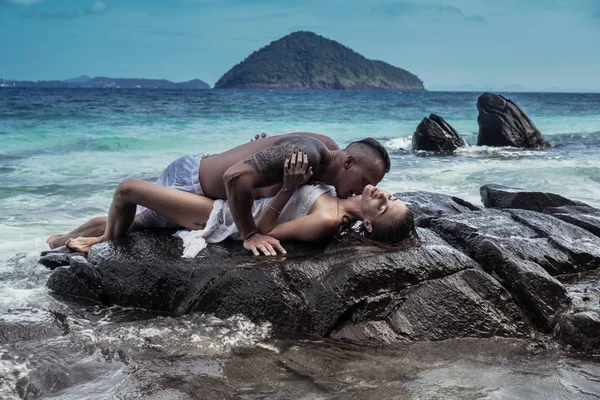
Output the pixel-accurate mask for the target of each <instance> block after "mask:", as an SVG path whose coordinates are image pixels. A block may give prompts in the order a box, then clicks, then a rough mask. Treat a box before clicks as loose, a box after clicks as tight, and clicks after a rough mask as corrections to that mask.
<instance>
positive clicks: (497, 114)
mask: <svg viewBox="0 0 600 400" xmlns="http://www.w3.org/2000/svg"><path fill="white" fill-rule="evenodd" d="M477 110H479V115H478V116H477V123H478V124H479V135H478V137H477V145H478V146H512V147H523V148H528V149H542V148H546V147H550V143H549V142H548V141H547V140H546V139H545V138H544V137H543V135H542V134H541V132H540V131H539V130H538V129H537V128H536V127H535V125H534V124H533V122H531V120H530V119H529V117H527V115H526V114H525V113H524V112H523V110H521V108H520V107H519V106H518V105H517V104H516V103H515V102H514V101H512V100H510V99H507V98H505V97H503V96H501V95H499V94H493V93H484V94H482V95H481V96H479V99H478V100H477Z"/></svg>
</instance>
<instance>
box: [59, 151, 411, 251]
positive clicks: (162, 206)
mask: <svg viewBox="0 0 600 400" xmlns="http://www.w3.org/2000/svg"><path fill="white" fill-rule="evenodd" d="M168 169H169V168H167V169H166V170H165V173H167V171H168ZM311 175H312V170H311V169H310V168H309V166H308V158H307V156H306V155H305V154H303V153H302V152H301V151H299V152H297V153H294V154H293V155H292V156H291V158H288V159H286V161H285V164H284V179H283V185H282V187H281V189H280V190H279V192H278V193H277V194H276V195H275V196H274V197H271V198H266V199H259V200H256V201H255V204H254V207H253V215H254V217H255V219H256V224H257V228H258V231H259V232H260V233H262V234H268V235H270V236H272V237H274V238H276V239H278V240H283V241H287V240H299V241H314V240H319V239H323V238H327V237H332V236H337V237H346V238H349V239H356V240H359V241H360V242H363V243H367V244H370V245H382V244H384V245H388V246H396V248H398V247H399V246H402V247H407V246H408V245H418V244H419V238H418V235H417V232H416V229H415V225H414V219H413V214H412V212H411V211H410V210H409V209H408V207H406V205H405V204H404V203H402V202H401V201H400V200H398V199H397V198H395V197H393V196H392V195H391V194H390V193H388V192H386V191H384V190H381V189H378V188H376V187H374V186H372V185H367V186H365V188H364V191H363V193H362V195H358V196H353V197H349V198H347V199H339V198H337V197H336V196H335V193H333V188H332V187H331V186H328V185H324V184H316V185H303V184H304V183H305V182H306V181H308V179H310V177H311ZM138 205H139V206H142V207H137V206H138ZM359 220H360V221H362V226H361V227H360V228H359V230H358V231H354V230H352V229H351V228H350V226H351V224H352V223H353V222H355V221H359ZM207 223H208V224H209V226H208V227H207ZM176 226H179V227H183V228H186V229H190V230H197V229H203V230H204V232H205V235H204V236H205V237H206V240H207V241H208V242H211V243H216V242H219V241H221V240H224V239H225V238H227V237H234V238H236V236H237V237H238V238H239V235H237V229H236V228H235V224H234V223H233V219H232V218H231V214H229V210H228V208H227V203H226V202H225V201H223V200H211V199H209V198H206V197H203V196H200V195H197V194H194V193H189V192H184V191H181V190H177V189H172V188H169V187H164V186H161V185H157V184H153V183H149V182H146V181H141V180H135V179H130V180H126V181H124V182H122V183H121V184H119V186H118V187H117V189H116V191H115V193H114V197H113V201H112V203H111V205H110V210H109V213H108V219H107V220H106V225H105V228H104V227H103V220H102V219H101V218H100V219H93V220H90V221H88V222H87V223H86V224H84V225H82V226H81V227H79V228H77V229H75V230H74V231H72V232H70V233H69V234H67V235H54V236H51V237H50V238H49V239H48V243H49V244H50V246H51V247H53V246H54V247H56V246H57V245H60V244H61V243H65V244H66V245H67V246H69V247H70V248H72V249H75V250H78V251H81V252H88V251H89V249H90V247H91V246H93V245H94V244H97V243H100V242H103V241H107V240H111V239H115V238H118V237H121V236H124V235H125V234H126V233H128V232H132V231H135V230H139V229H143V228H150V227H176ZM102 228H104V229H103V232H102V233H100V234H99V235H98V236H92V237H77V236H79V235H78V233H82V232H91V231H94V230H95V231H97V232H99V231H100V229H102ZM281 250H283V249H281ZM252 251H253V253H254V254H255V255H258V254H259V251H261V252H263V253H264V254H271V255H275V254H276V253H275V251H268V250H267V249H265V248H257V249H252Z"/></svg>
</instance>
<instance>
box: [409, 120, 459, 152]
mask: <svg viewBox="0 0 600 400" xmlns="http://www.w3.org/2000/svg"><path fill="white" fill-rule="evenodd" d="M464 146H466V143H465V141H464V140H463V138H461V137H460V135H459V134H458V132H457V131H456V130H455V129H454V128H453V127H452V126H450V124H448V123H447V122H446V120H444V119H443V118H442V117H440V116H439V115H436V114H431V115H429V118H423V120H422V121H421V123H420V124H419V126H417V129H416V130H415V133H414V134H413V138H412V148H413V151H420V150H422V151H433V152H452V151H455V150H456V149H458V148H460V147H464Z"/></svg>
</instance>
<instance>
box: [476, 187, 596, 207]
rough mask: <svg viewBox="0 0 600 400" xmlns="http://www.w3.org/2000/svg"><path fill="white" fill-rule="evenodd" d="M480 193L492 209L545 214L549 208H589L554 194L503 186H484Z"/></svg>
mask: <svg viewBox="0 0 600 400" xmlns="http://www.w3.org/2000/svg"><path fill="white" fill-rule="evenodd" d="M479 193H480V194H481V202H482V203H483V205H484V206H485V207H492V208H520V209H523V210H531V211H538V212H544V210H545V209H546V208H548V207H562V206H587V204H584V203H582V202H579V201H575V200H571V199H567V198H566V197H563V196H561V195H558V194H554V193H544V192H528V191H525V190H523V189H519V188H512V187H507V186H502V185H484V186H482V187H481V188H480V189H479ZM587 207H589V206H587Z"/></svg>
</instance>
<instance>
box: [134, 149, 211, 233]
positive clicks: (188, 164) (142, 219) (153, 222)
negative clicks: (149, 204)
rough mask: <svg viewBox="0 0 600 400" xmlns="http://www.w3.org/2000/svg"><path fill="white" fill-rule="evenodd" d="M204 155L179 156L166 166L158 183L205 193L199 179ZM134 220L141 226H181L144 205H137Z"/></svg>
mask: <svg viewBox="0 0 600 400" xmlns="http://www.w3.org/2000/svg"><path fill="white" fill-rule="evenodd" d="M202 157H203V154H192V155H189V156H183V157H179V158H178V159H177V160H175V161H173V162H172V163H171V164H169V165H168V166H167V168H165V170H164V171H163V172H162V174H160V176H159V177H158V179H157V180H156V183H157V184H159V185H161V186H165V187H169V188H174V189H179V190H183V191H184V192H190V193H196V194H198V195H201V196H202V195H204V191H203V190H202V187H200V181H199V180H198V175H199V173H200V161H201V160H202ZM134 222H135V224H136V225H137V227H139V228H178V227H179V225H178V224H176V223H174V222H171V221H170V220H168V219H167V218H165V217H163V216H162V215H160V214H157V213H156V212H154V211H152V210H150V209H148V208H146V207H143V206H137V210H136V213H135V220H134Z"/></svg>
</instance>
